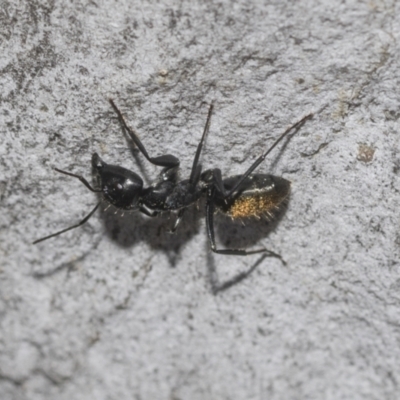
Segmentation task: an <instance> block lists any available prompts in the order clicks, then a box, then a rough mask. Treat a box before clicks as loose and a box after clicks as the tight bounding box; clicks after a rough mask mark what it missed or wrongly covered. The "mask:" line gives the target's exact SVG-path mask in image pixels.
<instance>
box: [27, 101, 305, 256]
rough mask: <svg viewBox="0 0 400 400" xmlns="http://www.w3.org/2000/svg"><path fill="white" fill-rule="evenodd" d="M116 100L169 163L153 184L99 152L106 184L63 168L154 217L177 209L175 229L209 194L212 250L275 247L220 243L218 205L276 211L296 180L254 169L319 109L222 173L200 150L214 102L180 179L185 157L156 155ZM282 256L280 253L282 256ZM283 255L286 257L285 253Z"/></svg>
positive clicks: (251, 212)
mask: <svg viewBox="0 0 400 400" xmlns="http://www.w3.org/2000/svg"><path fill="white" fill-rule="evenodd" d="M110 103H111V106H112V107H113V109H114V111H115V112H116V113H117V115H118V119H119V121H120V123H121V125H122V127H123V129H125V131H126V132H127V133H128V134H129V136H130V137H131V139H132V140H133V142H134V143H135V145H136V146H137V147H138V149H139V151H140V152H141V153H142V154H143V155H144V156H145V157H146V159H147V160H148V161H150V162H151V163H152V164H154V165H156V166H158V167H164V169H163V170H162V171H161V173H160V175H159V178H158V180H157V181H156V182H155V183H154V184H152V185H151V186H149V187H147V188H144V187H143V180H142V178H141V177H140V176H139V175H137V174H135V173H134V172H132V171H129V170H128V169H125V168H122V167H119V166H116V165H109V164H106V163H105V162H104V161H103V160H102V159H101V158H100V157H99V155H98V154H97V153H94V154H93V156H92V166H93V169H94V170H95V171H96V172H97V175H98V178H99V184H100V189H94V188H93V187H92V186H91V185H90V184H89V183H88V181H87V180H86V179H85V178H83V177H82V176H80V175H75V174H72V173H71V172H67V171H63V170H60V169H58V168H55V170H56V171H57V172H60V173H62V174H65V175H68V176H72V177H74V178H77V179H79V180H80V181H81V182H82V183H83V184H84V185H85V186H86V187H87V188H88V189H89V190H91V191H92V192H97V193H102V194H103V197H104V199H105V200H106V201H107V202H108V203H110V204H112V205H113V206H115V207H116V208H118V209H122V210H127V211H140V212H142V213H143V214H145V215H147V216H149V217H156V216H157V215H159V214H160V213H164V212H171V211H172V212H175V213H176V220H175V223H174V225H173V228H172V230H171V232H174V231H175V230H176V228H177V227H178V225H179V223H180V221H181V220H182V217H183V215H184V213H185V210H186V209H187V208H188V207H189V206H190V205H192V204H194V203H196V202H197V201H198V200H199V199H200V198H201V197H202V196H203V195H205V196H206V225H207V235H208V239H209V241H210V246H211V250H212V251H213V252H214V253H218V254H231V255H238V256H246V255H248V254H255V253H260V252H269V253H270V254H272V255H274V256H278V255H276V254H274V253H272V252H270V251H269V250H267V249H265V248H264V249H257V250H251V251H246V250H242V249H223V250H220V249H217V246H216V244H215V234H214V213H215V211H216V210H218V211H220V212H222V213H224V214H226V215H228V216H230V217H232V218H233V219H235V218H245V217H256V218H260V217H261V216H263V215H267V216H272V215H273V213H274V212H275V211H277V210H279V208H280V206H281V205H282V204H284V203H285V201H286V200H287V199H288V196H289V192H290V182H289V181H288V180H286V179H284V178H281V177H276V176H272V175H266V174H253V171H254V170H255V169H256V168H257V167H258V166H259V165H260V164H261V163H262V162H263V161H264V159H265V158H266V157H267V155H268V154H269V153H270V152H271V151H272V150H273V149H274V148H275V147H276V146H277V144H278V143H279V142H280V141H281V140H282V139H283V138H284V137H285V136H286V135H287V134H288V133H289V132H290V131H291V130H293V129H299V128H300V127H301V126H302V125H303V124H304V123H305V121H306V120H307V119H309V118H312V116H313V114H308V115H306V116H305V117H303V118H302V119H301V120H300V121H298V122H296V123H295V124H294V125H292V126H291V127H290V128H288V129H287V130H286V131H285V132H284V133H283V134H282V135H281V136H280V137H279V138H278V139H277V140H276V141H275V142H274V144H273V145H272V146H271V147H270V148H269V149H268V150H267V151H266V152H265V153H263V154H262V155H261V156H260V157H258V158H257V160H256V161H255V162H254V163H253V164H252V165H251V166H250V168H249V169H248V170H247V171H246V172H245V173H244V174H243V175H236V176H232V177H229V178H226V179H222V176H221V170H220V169H217V168H216V169H209V170H207V171H205V172H203V173H201V165H200V164H199V158H200V153H201V150H202V148H203V143H204V140H205V137H206V135H207V132H208V130H209V127H210V121H211V114H212V111H213V104H211V105H210V108H209V110H208V116H207V122H206V125H205V127H204V131H203V136H202V137H201V140H200V142H199V144H198V146H197V151H196V154H195V156H194V160H193V165H192V170H191V172H190V177H189V179H185V180H182V181H179V180H178V178H177V172H178V168H179V159H178V158H176V157H174V156H173V155H170V154H167V155H163V156H159V157H150V156H149V154H148V153H147V151H146V149H145V148H144V146H143V144H142V142H141V141H140V140H139V138H138V136H137V135H136V133H135V132H134V131H133V130H132V129H131V128H129V126H128V125H127V124H126V122H125V119H124V117H123V116H122V113H121V111H120V110H119V109H118V108H117V106H116V105H115V103H114V102H113V100H111V99H110ZM100 204H101V201H100V202H99V203H98V204H97V205H96V207H94V209H93V210H92V211H91V212H90V213H89V214H88V215H87V216H86V217H85V218H83V220H82V221H80V222H79V223H78V224H76V225H73V226H70V227H69V228H66V229H63V230H61V231H59V232H56V233H53V234H51V235H49V236H45V237H43V238H41V239H38V240H36V241H35V242H33V244H36V243H39V242H42V241H43V240H47V239H50V238H52V237H54V236H58V235H61V234H62V233H64V232H67V231H69V230H71V229H74V228H77V227H78V226H81V225H83V224H84V223H85V222H86V221H88V220H89V218H90V217H91V216H92V215H93V214H94V212H95V211H96V210H97V209H98V208H99V206H100ZM278 257H279V256H278ZM279 258H280V257H279Z"/></svg>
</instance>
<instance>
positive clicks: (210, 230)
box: [206, 185, 280, 258]
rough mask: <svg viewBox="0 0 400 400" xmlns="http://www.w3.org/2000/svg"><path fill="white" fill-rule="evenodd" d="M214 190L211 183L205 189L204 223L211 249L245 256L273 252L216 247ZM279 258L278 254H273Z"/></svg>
mask: <svg viewBox="0 0 400 400" xmlns="http://www.w3.org/2000/svg"><path fill="white" fill-rule="evenodd" d="M215 190H216V188H215V187H214V186H213V185H212V186H211V187H209V188H208V190H207V203H206V225H207V235H208V240H209V241H210V246H211V250H212V251H213V252H214V253H217V254H225V255H232V256H247V255H249V254H256V253H262V252H268V253H270V254H274V255H275V253H272V252H271V251H269V250H267V249H258V250H250V251H247V250H242V249H223V250H219V249H217V246H216V244H215V232H214V213H215V200H214V196H215ZM275 256H277V257H279V258H280V256H279V255H277V254H276V255H275Z"/></svg>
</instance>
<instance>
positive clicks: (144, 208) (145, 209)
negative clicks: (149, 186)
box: [139, 205, 159, 217]
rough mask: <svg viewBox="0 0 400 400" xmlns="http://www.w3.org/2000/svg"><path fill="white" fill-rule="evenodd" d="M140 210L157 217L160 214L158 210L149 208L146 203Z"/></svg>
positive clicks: (149, 215)
mask: <svg viewBox="0 0 400 400" xmlns="http://www.w3.org/2000/svg"><path fill="white" fill-rule="evenodd" d="M139 211H140V212H141V213H143V214H144V215H147V216H148V217H157V216H158V214H159V213H158V212H157V211H153V210H150V209H149V208H147V207H146V206H144V205H142V206H140V207H139Z"/></svg>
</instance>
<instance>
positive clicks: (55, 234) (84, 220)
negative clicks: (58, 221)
mask: <svg viewBox="0 0 400 400" xmlns="http://www.w3.org/2000/svg"><path fill="white" fill-rule="evenodd" d="M100 204H101V202H100V203H98V204H97V205H96V207H95V208H93V210H92V211H90V213H89V214H88V215H86V217H85V218H83V220H82V221H81V222H79V223H78V224H76V225H73V226H70V227H69V228H67V229H63V230H62V231H59V232H56V233H53V234H51V235H49V236H45V237H43V238H41V239H38V240H35V241H34V242H33V243H32V244H36V243H39V242H43V240H47V239H50V238H52V237H54V236H58V235H61V234H62V233H64V232H67V231H70V230H71V229H75V228H78V226H81V225H83V224H84V223H85V222H86V221H87V220H88V219H89V218H90V217H91V216H92V215H93V214H94V213H95V211H96V210H97V209H98V208H99V205H100Z"/></svg>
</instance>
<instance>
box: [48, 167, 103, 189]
mask: <svg viewBox="0 0 400 400" xmlns="http://www.w3.org/2000/svg"><path fill="white" fill-rule="evenodd" d="M54 169H55V170H56V171H57V172H60V173H61V174H64V175H68V176H72V177H73V178H77V179H79V180H80V181H81V182H82V183H83V184H84V185H85V186H86V187H87V188H88V189H89V190H91V191H92V192H96V193H100V192H102V190H101V189H93V188H92V186H90V184H89V182H88V181H87V180H86V179H85V178H84V177H83V176H82V175H75V174H72V173H71V172H67V171H63V170H62V169H58V168H54Z"/></svg>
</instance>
